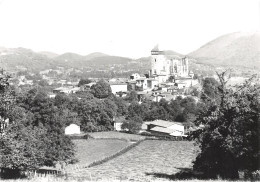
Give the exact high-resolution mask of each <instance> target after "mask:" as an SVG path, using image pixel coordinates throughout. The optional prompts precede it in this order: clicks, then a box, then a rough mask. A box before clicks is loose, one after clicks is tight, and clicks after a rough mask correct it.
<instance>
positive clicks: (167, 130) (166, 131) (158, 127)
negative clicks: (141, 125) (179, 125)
mask: <svg viewBox="0 0 260 182" xmlns="http://www.w3.org/2000/svg"><path fill="white" fill-rule="evenodd" d="M150 130H151V131H157V132H161V133H168V134H171V133H173V132H174V130H172V129H169V128H163V127H160V126H156V127H154V128H152V129H150Z"/></svg>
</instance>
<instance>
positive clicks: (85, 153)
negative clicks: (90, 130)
mask: <svg viewBox="0 0 260 182" xmlns="http://www.w3.org/2000/svg"><path fill="white" fill-rule="evenodd" d="M73 142H74V143H75V144H76V147H77V148H76V150H77V152H76V157H77V159H78V160H79V162H78V163H76V164H73V165H69V166H68V167H67V169H68V170H72V169H74V168H76V167H82V166H86V165H89V164H90V163H92V162H94V161H96V160H100V159H103V158H105V157H107V156H110V155H112V154H114V153H116V152H117V151H119V150H121V149H122V148H124V147H126V146H128V145H129V142H126V141H124V140H117V139H114V140H106V139H104V140H102V139H99V140H93V139H89V140H84V139H78V140H73Z"/></svg>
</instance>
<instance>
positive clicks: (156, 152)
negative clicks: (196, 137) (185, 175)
mask: <svg viewBox="0 0 260 182" xmlns="http://www.w3.org/2000/svg"><path fill="white" fill-rule="evenodd" d="M195 151H196V148H195V147H194V145H193V143H192V142H188V141H161V140H146V141H143V142H142V143H141V144H139V145H138V146H136V147H134V148H133V149H131V150H130V151H128V152H126V153H125V154H123V155H121V156H118V157H116V158H114V159H112V160H110V161H108V162H106V163H104V164H101V165H98V166H94V167H91V168H85V169H81V170H78V171H75V172H71V173H69V177H70V179H73V178H77V177H80V178H81V179H82V178H84V179H86V180H91V179H92V180H93V179H94V180H98V179H121V180H129V179H133V180H134V181H136V180H137V181H149V180H158V179H160V180H166V181H168V180H169V178H170V177H171V175H173V174H175V173H177V172H178V171H180V170H182V169H186V168H190V167H192V160H193V159H194V158H195V156H196V152H195Z"/></svg>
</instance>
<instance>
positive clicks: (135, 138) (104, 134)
mask: <svg viewBox="0 0 260 182" xmlns="http://www.w3.org/2000/svg"><path fill="white" fill-rule="evenodd" d="M88 134H89V135H90V136H91V137H93V138H96V139H99V138H117V139H123V140H128V141H138V140H142V139H144V138H145V136H141V135H134V134H128V133H121V132H117V131H107V132H94V133H88Z"/></svg>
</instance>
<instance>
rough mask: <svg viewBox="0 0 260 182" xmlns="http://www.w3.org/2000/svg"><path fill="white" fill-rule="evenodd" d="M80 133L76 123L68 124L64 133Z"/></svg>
mask: <svg viewBox="0 0 260 182" xmlns="http://www.w3.org/2000/svg"><path fill="white" fill-rule="evenodd" d="M73 134H80V126H78V125H76V124H70V125H69V126H67V127H66V128H65V135H73Z"/></svg>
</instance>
